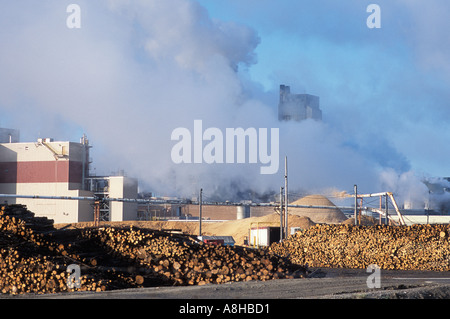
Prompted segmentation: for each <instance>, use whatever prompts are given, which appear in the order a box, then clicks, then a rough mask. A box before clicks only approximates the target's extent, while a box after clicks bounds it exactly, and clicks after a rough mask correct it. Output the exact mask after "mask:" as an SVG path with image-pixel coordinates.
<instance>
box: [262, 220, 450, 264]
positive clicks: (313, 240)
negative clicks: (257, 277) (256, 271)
mask: <svg viewBox="0 0 450 319" xmlns="http://www.w3.org/2000/svg"><path fill="white" fill-rule="evenodd" d="M449 229H450V228H449V225H448V224H446V225H412V226H353V225H315V226H313V227H311V228H310V229H308V230H304V231H301V232H297V233H296V234H295V235H293V236H291V237H289V238H288V239H287V240H285V241H284V242H283V243H276V244H273V245H272V246H271V247H270V250H271V251H272V252H274V253H277V254H279V255H282V256H288V257H289V260H290V261H291V262H293V263H298V264H301V265H306V264H308V265H309V266H312V267H331V268H335V267H340V268H367V267H368V266H369V265H371V264H376V265H378V266H379V267H380V268H381V269H398V270H434V271H448V270H450V242H449Z"/></svg>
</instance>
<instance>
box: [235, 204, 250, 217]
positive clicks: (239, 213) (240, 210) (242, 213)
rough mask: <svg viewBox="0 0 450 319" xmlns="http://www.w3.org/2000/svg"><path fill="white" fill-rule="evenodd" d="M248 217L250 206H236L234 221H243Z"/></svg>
mask: <svg viewBox="0 0 450 319" xmlns="http://www.w3.org/2000/svg"><path fill="white" fill-rule="evenodd" d="M249 217H250V206H248V205H241V206H237V210H236V219H244V218H249Z"/></svg>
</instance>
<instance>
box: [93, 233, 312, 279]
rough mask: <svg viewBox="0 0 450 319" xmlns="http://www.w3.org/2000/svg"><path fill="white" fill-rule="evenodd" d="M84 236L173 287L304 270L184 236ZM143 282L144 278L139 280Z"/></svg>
mask: <svg viewBox="0 0 450 319" xmlns="http://www.w3.org/2000/svg"><path fill="white" fill-rule="evenodd" d="M85 236H87V237H89V238H96V239H97V240H98V241H99V242H100V244H101V245H104V246H106V247H108V248H109V249H111V250H112V251H114V252H115V253H116V254H117V255H119V256H121V258H126V259H128V260H130V261H135V262H137V263H138V264H139V265H140V266H141V267H143V268H145V269H149V270H150V273H151V274H152V275H153V276H160V278H164V279H165V280H167V282H171V283H172V284H176V285H204V284H207V283H225V282H230V281H249V280H270V279H279V278H294V277H302V276H305V274H306V268H304V267H303V266H300V265H297V266H296V265H292V264H291V263H290V262H288V261H287V260H286V259H285V258H280V257H279V256H277V255H276V254H274V253H272V252H270V251H268V250H263V249H261V250H254V249H250V248H243V247H231V246H223V245H218V246H216V245H208V244H204V243H201V242H200V243H199V242H196V241H194V240H192V239H190V238H188V237H185V236H177V235H174V234H161V233H159V232H155V231H152V232H143V231H141V230H133V229H131V230H124V229H114V228H106V229H98V230H86V231H85ZM142 279H143V280H144V281H145V276H143V278H142Z"/></svg>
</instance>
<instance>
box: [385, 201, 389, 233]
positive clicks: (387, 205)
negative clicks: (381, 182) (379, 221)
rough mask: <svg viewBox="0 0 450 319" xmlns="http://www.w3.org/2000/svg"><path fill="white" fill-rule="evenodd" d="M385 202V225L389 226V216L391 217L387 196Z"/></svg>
mask: <svg viewBox="0 0 450 319" xmlns="http://www.w3.org/2000/svg"><path fill="white" fill-rule="evenodd" d="M385 201H386V202H385V203H384V205H385V207H384V209H385V210H386V219H385V221H384V223H385V224H386V225H389V218H388V216H389V198H388V195H387V194H386V195H385Z"/></svg>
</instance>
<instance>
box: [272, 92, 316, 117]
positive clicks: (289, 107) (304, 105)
mask: <svg viewBox="0 0 450 319" xmlns="http://www.w3.org/2000/svg"><path fill="white" fill-rule="evenodd" d="M306 119H314V120H319V121H321V120H322V111H321V110H320V107H319V97H318V96H314V95H310V94H291V88H290V87H289V86H287V85H283V84H282V85H280V101H279V104H278V120H279V121H297V122H299V121H302V120H306Z"/></svg>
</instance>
